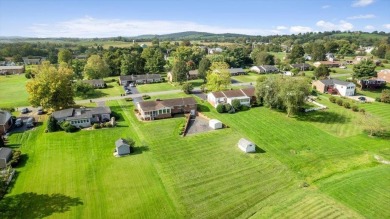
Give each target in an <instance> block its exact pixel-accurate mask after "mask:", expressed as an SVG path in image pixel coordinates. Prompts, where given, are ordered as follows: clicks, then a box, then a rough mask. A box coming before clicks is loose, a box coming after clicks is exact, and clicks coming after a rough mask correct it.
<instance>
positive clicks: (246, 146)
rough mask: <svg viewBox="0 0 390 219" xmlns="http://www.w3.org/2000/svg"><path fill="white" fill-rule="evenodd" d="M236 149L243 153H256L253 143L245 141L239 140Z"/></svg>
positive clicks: (243, 139)
mask: <svg viewBox="0 0 390 219" xmlns="http://www.w3.org/2000/svg"><path fill="white" fill-rule="evenodd" d="M238 147H239V148H240V149H241V150H242V151H244V152H245V153H251V152H256V145H255V143H253V142H251V141H249V140H247V139H245V138H241V139H240V140H239V141H238Z"/></svg>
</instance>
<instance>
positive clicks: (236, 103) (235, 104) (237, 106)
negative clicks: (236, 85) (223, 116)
mask: <svg viewBox="0 0 390 219" xmlns="http://www.w3.org/2000/svg"><path fill="white" fill-rule="evenodd" d="M232 107H233V108H234V109H235V110H236V111H238V110H240V108H241V102H240V100H238V99H234V100H233V101H232Z"/></svg>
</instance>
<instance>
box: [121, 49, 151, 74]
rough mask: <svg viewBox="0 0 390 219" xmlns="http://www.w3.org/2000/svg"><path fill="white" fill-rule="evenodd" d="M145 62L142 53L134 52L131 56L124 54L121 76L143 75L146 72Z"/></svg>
mask: <svg viewBox="0 0 390 219" xmlns="http://www.w3.org/2000/svg"><path fill="white" fill-rule="evenodd" d="M144 68H145V60H144V59H143V58H141V53H139V52H137V51H132V52H131V53H130V54H123V55H122V60H121V75H131V74H143V73H144V72H145V70H144Z"/></svg>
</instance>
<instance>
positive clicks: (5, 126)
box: [0, 110, 13, 136]
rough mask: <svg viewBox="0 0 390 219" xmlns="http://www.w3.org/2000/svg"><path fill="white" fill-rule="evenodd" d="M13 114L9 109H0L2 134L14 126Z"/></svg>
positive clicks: (0, 130) (0, 129) (0, 133)
mask: <svg viewBox="0 0 390 219" xmlns="http://www.w3.org/2000/svg"><path fill="white" fill-rule="evenodd" d="M12 122H13V121H12V115H11V113H10V112H8V111H4V110H0V136H1V135H2V134H4V133H7V131H8V130H9V129H10V128H11V126H12Z"/></svg>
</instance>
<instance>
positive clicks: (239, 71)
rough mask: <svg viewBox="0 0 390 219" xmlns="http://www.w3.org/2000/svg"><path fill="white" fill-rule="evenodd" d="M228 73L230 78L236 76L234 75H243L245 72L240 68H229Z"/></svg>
mask: <svg viewBox="0 0 390 219" xmlns="http://www.w3.org/2000/svg"><path fill="white" fill-rule="evenodd" d="M229 72H230V75H231V76H236V75H245V74H246V72H245V71H244V69H242V68H229Z"/></svg>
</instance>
